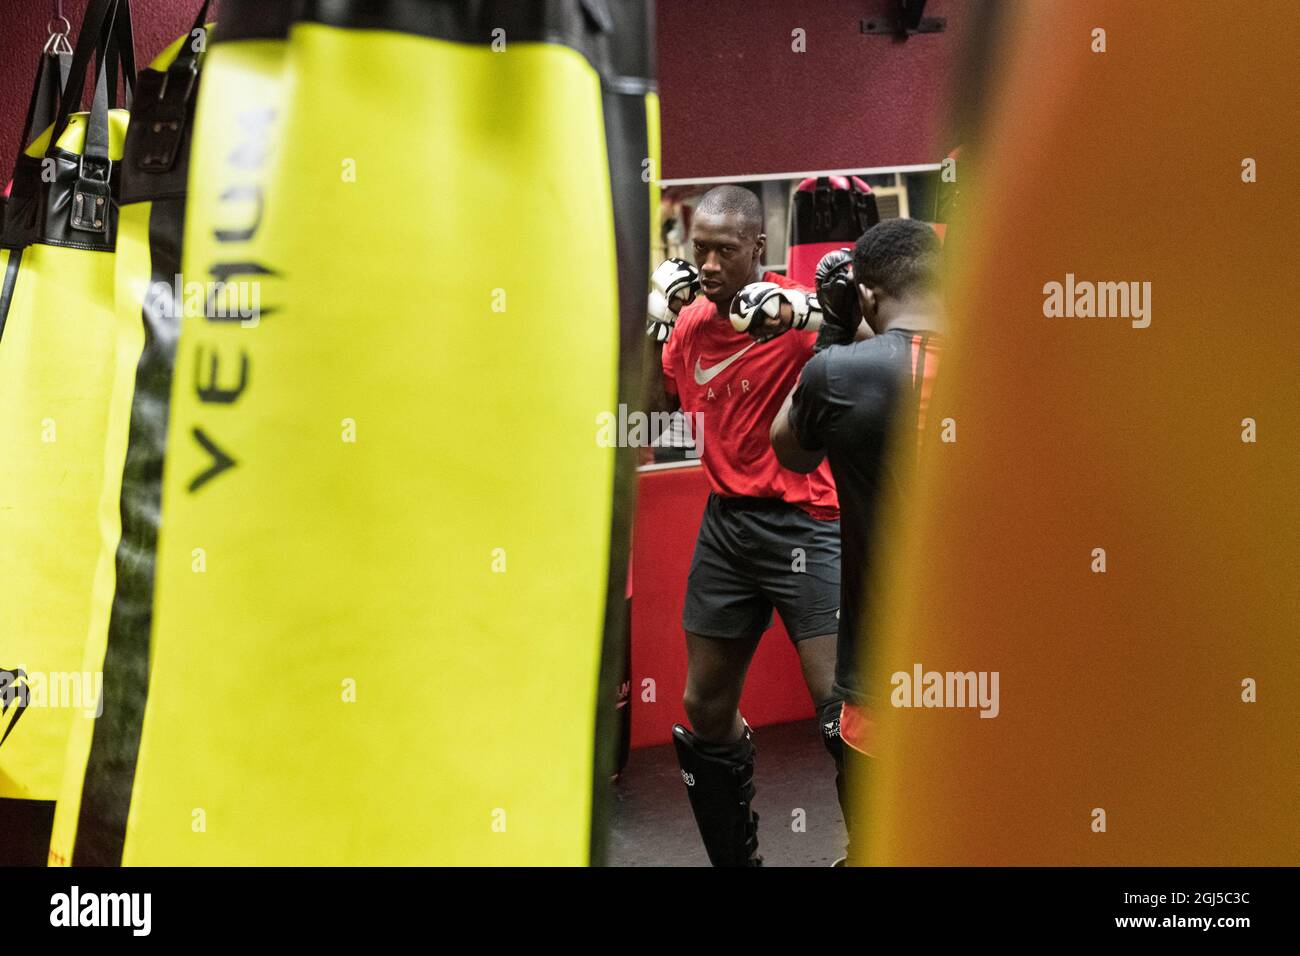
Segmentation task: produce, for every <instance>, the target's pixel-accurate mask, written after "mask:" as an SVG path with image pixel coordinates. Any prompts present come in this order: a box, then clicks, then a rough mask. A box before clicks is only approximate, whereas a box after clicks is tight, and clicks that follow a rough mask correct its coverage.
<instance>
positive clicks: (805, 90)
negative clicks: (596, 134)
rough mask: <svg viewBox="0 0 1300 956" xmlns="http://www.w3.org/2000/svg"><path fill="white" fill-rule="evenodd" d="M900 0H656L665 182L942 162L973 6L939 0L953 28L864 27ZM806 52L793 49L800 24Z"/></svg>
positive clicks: (936, 9) (936, 10)
mask: <svg viewBox="0 0 1300 956" xmlns="http://www.w3.org/2000/svg"><path fill="white" fill-rule="evenodd" d="M891 8H892V4H891V2H890V0H798V2H792V0H708V2H703V0H658V6H657V7H656V17H657V18H658V24H657V30H656V34H657V36H656V41H657V44H658V57H659V95H660V110H661V118H662V120H661V121H662V136H663V171H662V176H663V178H665V179H700V178H704V177H714V176H745V175H759V174H769V175H770V174H775V173H796V172H812V171H821V170H830V169H863V168H872V167H879V166H908V165H916V164H921V163H938V162H940V161H941V160H942V159H943V157H944V156H945V155H947V153H948V151H949V150H950V149H951V148H952V145H953V144H950V143H942V142H940V138H939V137H940V130H939V128H938V124H939V121H941V120H942V119H943V118H945V117H947V116H948V114H949V110H948V105H949V98H950V95H951V89H952V85H953V77H954V75H955V69H954V68H955V65H956V59H957V52H958V49H959V43H960V41H961V39H962V38H963V37H964V36H965V34H966V32H967V31H968V30H969V29H970V27H971V25H972V24H973V22H974V17H975V15H976V12H977V11H976V9H975V5H974V4H969V3H967V4H963V3H958V2H955V0H930V2H929V3H927V4H926V6H925V15H926V16H927V17H932V16H933V17H945V18H946V19H947V21H948V22H947V29H946V32H944V33H939V34H922V35H918V36H913V37H911V38H909V39H907V40H905V41H901V42H900V41H897V40H895V39H894V38H893V37H889V36H866V35H864V34H862V33H861V32H860V30H859V24H860V22H861V21H862V20H863V19H866V18H870V17H873V16H878V15H881V14H883V13H885V12H887V11H888V10H890V9H891ZM796 27H800V28H802V29H803V30H804V31H805V35H806V52H803V53H795V52H792V50H791V43H792V42H793V41H792V37H791V31H792V30H794V29H795V28H796Z"/></svg>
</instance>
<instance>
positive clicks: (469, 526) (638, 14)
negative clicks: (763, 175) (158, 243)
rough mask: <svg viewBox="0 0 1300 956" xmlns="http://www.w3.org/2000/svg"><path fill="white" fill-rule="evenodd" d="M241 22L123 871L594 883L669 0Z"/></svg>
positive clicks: (209, 142)
mask: <svg viewBox="0 0 1300 956" xmlns="http://www.w3.org/2000/svg"><path fill="white" fill-rule="evenodd" d="M224 6H225V7H226V9H225V11H224V12H223V22H222V24H221V25H220V26H219V27H218V29H217V30H216V31H214V39H215V42H214V44H213V46H212V48H211V50H210V52H209V53H208V56H207V59H206V62H205V65H204V70H203V72H204V80H203V84H202V89H201V91H200V94H199V102H198V110H197V114H196V118H195V132H194V146H193V153H192V157H191V168H190V188H189V198H188V206H187V210H186V222H185V242H184V253H183V262H184V275H185V278H186V281H187V282H193V281H203V282H212V281H216V280H221V281H223V282H226V283H228V285H227V287H226V289H225V294H224V295H223V296H219V297H216V298H214V300H213V301H212V302H208V303H206V304H205V303H204V302H202V301H197V302H191V301H188V300H187V302H186V310H185V317H184V319H183V320H182V324H181V332H180V342H179V346H178V350H177V353H176V369H175V376H174V381H173V383H172V399H171V409H170V419H169V424H168V432H167V434H168V437H167V461H166V468H165V470H164V473H163V481H162V485H163V489H162V525H161V533H160V537H159V541H158V552H157V561H156V575H155V579H154V588H155V593H154V605H153V606H154V614H153V622H152V636H151V641H150V643H149V647H148V649H147V654H148V661H147V664H145V663H144V662H143V661H140V660H138V659H137V660H136V661H135V662H134V663H135V666H136V667H137V668H139V669H140V670H141V671H142V673H144V674H145V675H146V676H145V679H146V680H147V698H146V699H145V703H144V708H143V715H142V726H141V729H140V735H139V750H138V760H137V761H136V764H135V767H134V778H133V781H132V782H131V786H130V789H129V796H127V797H126V800H125V801H124V802H129V814H128V816H127V819H126V823H125V829H124V832H123V833H122V835H121V862H123V863H125V864H131V865H154V864H203V865H211V864H218V865H220V864H248V863H251V864H571V865H573V864H585V863H587V862H588V861H589V860H590V859H591V858H592V854H593V852H595V853H597V854H598V853H599V849H600V840H599V837H598V836H597V839H596V841H595V842H593V830H596V831H599V828H600V823H601V818H600V815H599V813H598V812H597V813H595V814H594V813H593V810H597V809H598V808H596V807H595V806H594V800H595V798H594V796H593V795H594V794H596V793H597V792H598V790H599V785H598V781H603V777H601V776H600V773H599V768H598V764H599V763H600V762H601V760H603V757H604V753H605V748H604V747H603V746H601V747H598V746H597V743H596V741H597V736H598V734H599V732H600V728H599V727H598V712H600V711H601V710H602V709H603V708H610V709H611V713H612V702H613V695H612V689H611V688H608V687H602V686H601V676H602V674H605V675H606V676H608V675H609V674H610V673H611V672H612V673H614V674H617V673H618V671H617V669H616V668H615V667H613V666H611V663H610V661H611V656H610V655H606V654H605V653H604V647H605V645H606V643H609V644H610V645H611V646H614V647H617V646H618V641H619V639H620V636H619V635H616V634H614V633H613V632H612V629H608V628H606V626H605V622H606V617H607V604H608V603H609V600H608V597H609V595H610V594H613V595H615V596H616V598H617V601H618V602H619V603H621V602H622V600H623V587H624V584H625V574H626V560H627V548H626V543H627V528H628V524H629V518H630V515H629V514H627V513H626V508H627V507H628V506H629V505H630V494H629V489H630V478H631V467H630V465H631V460H630V457H629V456H628V454H627V453H626V450H625V451H624V452H617V451H616V450H615V449H612V448H607V447H602V445H601V444H600V443H599V441H598V436H597V432H598V428H597V416H598V415H600V413H601V412H608V411H612V410H614V406H615V404H616V403H617V401H618V400H619V397H620V391H619V389H620V384H619V378H620V374H619V373H620V361H621V357H622V356H623V355H625V354H630V352H631V350H632V349H637V350H639V348H640V343H641V335H642V323H643V314H642V313H643V301H644V295H645V290H646V278H647V274H648V265H649V264H648V253H649V250H648V238H649V235H650V219H649V216H650V201H649V185H648V182H649V179H650V178H651V177H648V176H646V171H647V169H652V168H653V166H654V163H655V162H657V158H655V157H652V156H651V154H650V151H649V148H648V146H647V125H648V124H647V114H646V104H647V94H648V93H649V89H650V88H649V82H648V80H647V77H648V75H649V72H650V71H649V68H648V64H649V63H651V62H652V57H651V56H650V55H649V53H648V46H647V44H648V22H649V20H648V13H649V11H648V6H647V5H646V4H641V3H633V4H616V5H608V4H606V3H604V2H601V0H570V2H564V3H549V4H546V5H537V6H533V5H525V4H517V3H506V2H500V3H452V2H448V3H438V4H427V5H421V6H418V7H417V6H414V5H410V6H406V7H402V8H394V7H389V8H387V9H385V10H383V11H381V12H376V9H375V7H374V6H373V5H368V4H363V3H337V2H336V3H330V4H315V3H303V4H301V10H300V11H299V13H298V15H297V18H296V20H295V22H294V23H293V24H292V27H291V28H290V30H289V32H288V36H287V38H286V39H284V40H283V41H281V42H276V41H268V40H258V39H254V38H251V37H249V36H248V33H249V32H256V31H255V30H252V29H251V28H250V26H249V25H250V24H252V22H253V21H252V19H247V20H246V19H245V16H246V15H245V12H244V9H243V8H242V7H240V6H239V5H238V4H231V3H226V4H224ZM257 6H260V5H248V13H247V17H249V18H251V17H253V16H255V15H258V14H261V11H258V10H256V7H257ZM261 15H263V16H264V14H261ZM228 28H229V32H227V30H228ZM633 68H635V72H633V73H625V72H622V71H623V70H627V69H633ZM648 160H650V162H647V161H648ZM214 305H215V306H217V308H214V307H213V306H214ZM634 366H635V363H634V362H632V361H631V360H630V359H629V360H628V361H627V362H624V363H623V367H624V370H625V376H626V369H628V368H629V367H632V368H634ZM625 387H626V386H625ZM616 455H621V456H622V457H621V458H619V460H618V461H617V462H616ZM616 488H617V491H616ZM616 497H617V498H618V501H619V507H616V506H615V500H616ZM611 617H617V615H611ZM134 653H135V654H137V655H139V654H140V653H143V652H142V651H141V650H140V649H138V648H137V649H136V650H135V651H134ZM124 656H129V655H124ZM105 660H106V671H107V670H110V669H111V667H112V666H114V665H118V664H120V665H121V666H130V665H131V662H130V661H126V660H121V659H119V658H117V657H116V656H115V648H114V635H113V634H112V633H110V636H109V642H108V649H107V655H106V658H105ZM106 680H110V681H111V676H107V677H106ZM602 720H603V718H602ZM607 742H609V741H606V740H602V741H601V743H602V744H605V743H607ZM95 768H96V760H95V754H94V751H93V749H92V753H91V756H90V761H89V764H88V773H87V779H86V787H87V794H88V795H89V793H90V789H91V787H92V786H96V785H97V783H96V781H95V779H94V778H93V776H92V775H93V772H94V771H95ZM106 786H109V787H113V788H116V792H117V793H118V794H119V795H121V794H122V793H124V792H126V791H125V789H124V786H123V781H122V780H120V779H119V780H116V781H112V782H110V783H108V784H106ZM88 822H89V817H88V815H87V814H86V813H85V812H84V811H83V813H82V815H81V825H80V831H81V832H80V833H79V835H78V842H77V847H76V850H75V851H74V862H82V859H83V858H82V841H83V840H84V839H85V838H86V827H87V824H88ZM115 825H116V821H113V820H110V821H109V823H108V826H109V827H112V826H115ZM112 842H113V841H112V834H105V836H104V839H103V840H102V841H101V845H103V846H106V847H111V846H112ZM97 861H105V860H104V858H103V857H100V858H99V859H98V860H97ZM107 862H112V861H111V860H107Z"/></svg>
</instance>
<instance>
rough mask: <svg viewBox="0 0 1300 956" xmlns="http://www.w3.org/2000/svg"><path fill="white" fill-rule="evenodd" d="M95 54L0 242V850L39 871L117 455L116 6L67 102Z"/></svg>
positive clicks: (40, 147) (83, 45)
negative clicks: (84, 99)
mask: <svg viewBox="0 0 1300 956" xmlns="http://www.w3.org/2000/svg"><path fill="white" fill-rule="evenodd" d="M101 41H102V43H103V44H105V45H108V46H110V47H112V48H116V49H117V50H118V51H119V53H120V61H119V60H118V58H117V56H101V57H99V58H98V60H99V64H98V68H97V77H96V83H95V95H94V100H93V108H92V109H91V111H90V112H89V113H73V112H72V111H73V110H74V109H75V108H76V106H77V102H76V100H77V97H76V96H69V97H68V98H66V99H65V100H64V102H63V103H62V104H61V108H60V111H59V114H58V116H57V118H56V121H55V122H54V123H53V124H52V125H51V126H50V127H49V128H48V129H46V130H45V131H44V132H43V133H42V134H41V135H40V136H38V137H37V138H36V139H35V140H34V141H33V142H31V143H30V144H29V145H27V147H26V149H25V151H24V155H23V156H22V157H21V158H20V160H19V163H18V165H17V167H16V169H15V185H14V197H15V201H13V202H10V203H9V204H7V208H6V213H5V232H6V240H7V241H8V240H11V239H13V238H14V237H15V236H16V235H18V234H21V235H22V239H21V241H20V242H19V243H17V244H18V245H21V246H23V247H22V248H12V249H10V250H9V251H8V253H7V254H6V255H5V257H4V264H5V270H4V280H3V287H2V290H0V307H2V309H3V316H2V317H0V333H2V334H0V460H2V461H3V468H0V669H2V670H3V671H4V673H3V675H0V681H3V685H4V686H3V688H0V690H2V691H3V705H4V706H3V713H2V714H0V727H2V728H3V729H0V737H3V741H2V742H0V819H3V820H4V822H5V830H6V831H10V830H12V831H13V832H14V833H16V834H20V836H21V839H20V838H19V837H15V838H14V839H7V840H5V841H0V847H3V848H2V849H0V859H3V860H4V861H5V862H37V863H39V862H41V859H42V858H43V857H44V848H43V847H42V846H41V845H40V844H41V841H42V839H45V838H48V835H49V828H50V824H51V814H52V811H53V801H55V799H56V798H57V795H58V791H59V788H60V786H61V784H62V777H63V761H64V753H65V749H66V747H67V742H68V735H69V733H70V731H71V729H72V727H73V725H74V723H75V722H77V721H83V720H87V719H88V718H90V717H93V715H94V713H95V711H96V709H97V707H98V701H99V691H100V687H99V675H98V674H96V673H88V672H85V671H83V650H84V644H85V638H86V634H87V631H88V629H89V627H90V625H91V620H90V617H91V613H92V610H91V609H92V601H91V589H92V582H93V579H94V573H95V563H96V557H97V555H98V547H99V528H98V520H99V514H98V511H97V506H98V503H99V500H100V491H101V487H102V482H103V480H104V476H105V473H106V471H105V463H106V460H111V459H113V457H114V456H116V457H117V460H118V462H119V463H120V461H121V455H122V454H123V452H124V448H125V434H124V433H119V434H114V433H112V432H111V431H110V409H111V408H112V406H113V404H114V402H116V401H118V400H120V398H121V396H120V395H119V394H117V393H115V392H114V382H115V378H114V374H113V373H114V368H113V342H114V336H115V333H114V312H113V270H114V256H113V249H114V244H115V238H116V231H117V188H118V181H119V169H118V161H119V160H120V159H121V157H122V143H123V136H124V134H125V130H126V125H127V114H126V112H125V111H123V110H117V109H111V108H110V94H109V85H110V84H109V81H110V79H111V77H110V74H109V72H108V64H109V63H110V62H112V63H114V65H116V63H117V62H120V63H121V65H122V68H123V72H124V73H125V74H126V75H127V77H128V79H130V78H131V77H132V74H133V73H134V65H133V62H132V56H131V53H130V50H131V45H130V21H129V17H128V15H127V13H126V4H125V3H117V2H114V0H93V2H92V3H91V4H90V5H89V7H88V8H87V12H86V16H85V19H84V22H83V28H82V34H81V36H80V38H79V39H78V44H77V49H76V53H75V56H74V57H73V61H72V64H71V67H70V71H69V76H68V82H67V88H68V89H69V90H77V91H79V90H81V89H82V85H83V84H84V81H85V75H86V70H87V69H88V68H89V66H90V64H91V61H92V59H94V58H95V53H96V49H97V47H100V46H101ZM111 85H112V86H113V87H115V86H116V82H115V80H114V81H113V82H112V84H111ZM48 172H52V173H53V176H52V177H49V176H48V175H47V173H48ZM119 468H120V464H119ZM29 846H30V848H31V849H32V851H33V852H34V853H35V854H36V858H35V860H31V859H28V855H29V854H28V847H29ZM20 848H21V849H20ZM14 854H18V855H20V856H21V857H22V859H12V858H11V857H12V856H13V855H14Z"/></svg>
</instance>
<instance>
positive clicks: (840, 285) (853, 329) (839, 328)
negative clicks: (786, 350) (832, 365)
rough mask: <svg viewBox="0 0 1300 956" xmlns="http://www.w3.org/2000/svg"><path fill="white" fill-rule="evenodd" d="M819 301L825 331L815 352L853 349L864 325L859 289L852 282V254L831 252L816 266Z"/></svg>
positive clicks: (847, 251)
mask: <svg viewBox="0 0 1300 956" xmlns="http://www.w3.org/2000/svg"><path fill="white" fill-rule="evenodd" d="M816 275H817V280H816V281H817V300H818V301H819V302H820V303H821V306H822V314H823V320H822V327H821V329H820V330H819V331H818V333H817V342H816V344H815V345H813V350H814V351H816V352H820V351H821V350H822V349H826V348H830V347H831V346H832V345H851V344H852V343H853V340H854V338H855V337H856V335H857V331H858V326H859V325H861V324H862V308H861V306H860V305H859V304H858V286H857V283H856V282H854V281H853V252H852V251H851V250H849V249H832V250H831V251H830V252H828V253H826V255H824V256H822V258H821V261H820V262H818V263H817V273H816Z"/></svg>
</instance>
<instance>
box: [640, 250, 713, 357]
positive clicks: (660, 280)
mask: <svg viewBox="0 0 1300 956" xmlns="http://www.w3.org/2000/svg"><path fill="white" fill-rule="evenodd" d="M699 291H700V270H698V269H696V268H695V266H693V265H691V264H690V263H689V262H687V261H686V260H685V259H665V260H664V261H663V262H661V263H659V268H657V269H655V271H654V274H653V275H651V276H650V300H649V302H648V303H647V305H646V326H645V334H646V335H648V336H650V338H652V339H654V340H655V341H656V342H667V341H668V336H669V335H671V334H672V331H673V324H674V323H675V322H676V321H677V314H678V313H679V312H681V310H682V309H683V308H685V307H686V306H687V305H689V304H690V303H691V302H693V301H694V300H695V296H696V295H697V294H698V293H699Z"/></svg>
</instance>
